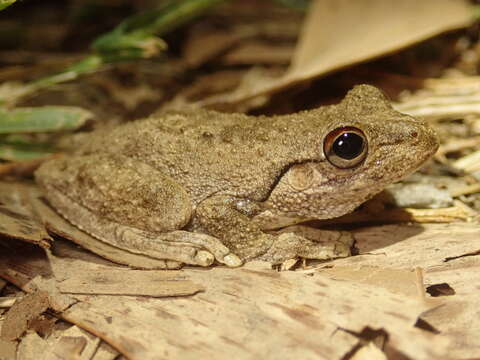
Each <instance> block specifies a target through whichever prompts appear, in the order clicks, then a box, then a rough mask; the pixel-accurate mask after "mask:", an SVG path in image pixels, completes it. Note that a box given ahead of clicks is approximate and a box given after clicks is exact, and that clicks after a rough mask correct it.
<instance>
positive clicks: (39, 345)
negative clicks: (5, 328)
mask: <svg viewBox="0 0 480 360" xmlns="http://www.w3.org/2000/svg"><path fill="white" fill-rule="evenodd" d="M47 348H48V344H47V342H46V341H45V340H44V339H42V338H41V337H40V336H38V334H37V333H36V332H33V331H32V332H28V333H27V334H25V336H23V337H22V340H21V342H20V344H19V345H18V352H17V360H38V359H39V354H42V355H43V354H45V351H46V350H47ZM42 360H43V359H42Z"/></svg>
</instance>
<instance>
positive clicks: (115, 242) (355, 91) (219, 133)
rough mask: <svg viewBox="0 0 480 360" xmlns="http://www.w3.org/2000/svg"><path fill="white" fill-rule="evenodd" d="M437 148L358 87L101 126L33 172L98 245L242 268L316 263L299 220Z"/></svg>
mask: <svg viewBox="0 0 480 360" xmlns="http://www.w3.org/2000/svg"><path fill="white" fill-rule="evenodd" d="M437 148H438V139H437V136H436V134H435V132H434V130H433V129H432V128H431V127H430V126H429V125H428V124H427V123H426V122H424V121H422V120H418V119H415V118H413V117H412V116H410V115H407V114H403V113H400V112H398V111H396V110H395V109H394V108H393V107H392V105H391V103H390V101H389V100H388V99H387V97H386V96H385V95H384V93H383V92H382V91H381V90H379V89H377V88H376V87H374V86H371V85H357V86H355V87H353V88H352V89H351V90H350V91H349V92H348V93H347V94H346V95H345V97H344V98H343V99H342V100H341V101H340V102H339V103H337V104H333V105H325V106H320V107H318V108H314V109H311V110H304V111H300V112H297V113H293V114H286V115H274V116H265V115H264V116H252V115H246V114H240V113H221V112H217V111H214V110H206V109H185V110H178V111H166V112H163V113H160V114H154V115H151V116H150V117H148V118H145V119H142V120H137V121H132V122H129V123H126V124H123V125H120V126H118V127H116V128H114V129H113V130H103V131H102V130H98V131H97V132H93V133H92V134H90V136H89V137H88V139H87V140H86V141H85V142H84V143H83V144H82V145H81V146H80V147H79V148H78V149H76V150H75V151H74V153H73V154H70V155H69V156H63V157H57V158H54V159H52V160H49V161H46V162H44V163H43V164H42V165H41V166H40V167H39V168H38V169H37V171H36V173H35V178H36V181H37V183H38V184H39V186H40V187H41V189H42V191H43V193H44V197H45V199H46V200H47V202H48V203H49V204H50V205H51V206H52V207H53V208H54V209H55V210H56V211H57V212H58V213H59V214H60V215H61V216H62V217H64V218H65V219H66V220H67V221H68V222H70V223H71V224H72V225H74V226H75V227H76V228H78V229H80V230H81V231H83V232H85V233H87V234H89V235H91V236H92V237H94V238H95V239H97V240H99V241H102V242H105V243H107V244H109V245H112V246H114V247H116V248H120V249H123V250H125V251H128V252H131V253H134V254H141V255H145V256H148V257H152V258H154V259H161V260H165V261H166V262H165V264H187V265H198V266H210V265H212V264H214V263H216V264H218V265H221V264H224V265H226V266H229V267H236V266H240V265H242V264H243V263H244V262H246V261H251V260H256V259H259V260H265V261H270V262H272V263H281V262H282V261H287V260H289V259H293V258H304V259H316V258H321V257H322V256H323V254H324V252H322V251H323V250H322V248H324V247H325V246H326V245H325V243H324V242H321V241H317V239H312V238H311V237H308V235H307V236H305V234H306V233H308V232H305V231H298V227H299V226H300V227H301V226H305V225H301V224H302V223H304V222H306V221H309V220H312V219H320V220H321V219H331V218H335V217H339V216H342V215H344V214H347V213H349V212H351V211H353V210H355V209H356V208H357V207H358V206H359V205H361V204H362V203H363V202H365V201H366V200H368V199H370V198H371V197H373V196H374V195H376V194H377V193H379V192H381V191H382V190H383V189H384V188H385V187H386V186H387V185H389V184H391V183H394V182H396V181H398V180H400V179H402V178H403V177H405V176H407V175H409V174H411V173H412V172H414V171H415V170H417V169H418V168H419V167H420V166H421V165H422V164H423V163H424V162H425V161H427V160H428V159H429V158H430V157H432V155H433V154H434V153H435V151H436V150H437ZM299 224H300V225H299ZM289 228H297V230H292V231H288V229H289ZM285 229H287V230H285ZM166 267H168V266H167V265H166Z"/></svg>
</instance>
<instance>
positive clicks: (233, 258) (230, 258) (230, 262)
mask: <svg viewBox="0 0 480 360" xmlns="http://www.w3.org/2000/svg"><path fill="white" fill-rule="evenodd" d="M219 261H220V262H221V263H223V264H225V265H227V266H228V267H238V266H240V265H242V264H243V261H242V260H240V258H239V257H238V256H237V255H235V254H228V255H227V256H224V257H223V259H221V260H220V259H219Z"/></svg>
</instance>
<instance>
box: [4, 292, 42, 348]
mask: <svg viewBox="0 0 480 360" xmlns="http://www.w3.org/2000/svg"><path fill="white" fill-rule="evenodd" d="M49 305H50V303H49V298H48V294H47V293H46V292H44V291H38V292H35V293H32V294H28V295H26V296H25V297H24V298H23V299H22V300H20V301H17V302H15V304H13V306H12V307H11V308H10V310H8V312H7V314H6V315H5V321H4V322H3V325H2V333H1V337H2V339H4V340H10V341H12V340H16V339H18V338H19V337H20V336H22V334H23V333H24V332H25V331H26V330H27V329H28V328H29V327H30V323H31V322H32V321H33V320H35V319H36V318H37V317H38V316H39V315H40V314H41V313H43V312H44V311H45V310H47V309H48V307H49Z"/></svg>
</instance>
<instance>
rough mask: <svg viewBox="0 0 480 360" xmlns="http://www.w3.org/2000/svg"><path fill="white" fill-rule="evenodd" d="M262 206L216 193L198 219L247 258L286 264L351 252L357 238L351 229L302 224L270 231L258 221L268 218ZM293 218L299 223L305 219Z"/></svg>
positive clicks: (199, 210)
mask: <svg viewBox="0 0 480 360" xmlns="http://www.w3.org/2000/svg"><path fill="white" fill-rule="evenodd" d="M258 207H259V205H257V209H254V208H255V203H253V202H249V201H246V200H242V199H235V198H231V197H228V196H213V197H211V198H209V199H207V200H205V201H203V202H202V203H201V204H200V205H199V206H198V207H197V210H196V214H195V222H196V223H197V226H199V228H200V229H201V231H204V232H206V233H208V234H210V235H213V236H215V237H217V238H220V239H221V240H222V242H223V243H224V244H225V245H226V246H227V247H228V248H229V249H230V250H231V251H232V252H234V253H235V254H237V255H238V256H239V257H240V258H241V259H243V260H249V259H254V258H256V259H260V260H266V261H269V262H271V263H282V262H284V261H286V260H289V259H293V258H297V257H302V258H307V259H321V260H325V259H331V258H336V257H345V256H348V255H350V248H351V246H352V244H353V238H352V236H351V234H349V233H348V232H344V231H330V230H320V229H314V228H311V227H307V226H301V225H296V226H290V227H287V228H285V229H282V230H280V231H276V232H266V231H264V229H263V228H262V226H261V225H262V223H263V221H260V222H259V221H257V217H258V215H260V217H261V218H262V220H265V218H264V216H262V214H264V213H260V214H258V215H257V213H258ZM255 215H256V216H255ZM286 219H287V218H285V219H282V221H286ZM290 220H291V221H292V223H296V222H300V221H302V220H304V219H298V220H295V219H290ZM273 221H274V219H272V221H271V222H273Z"/></svg>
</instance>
